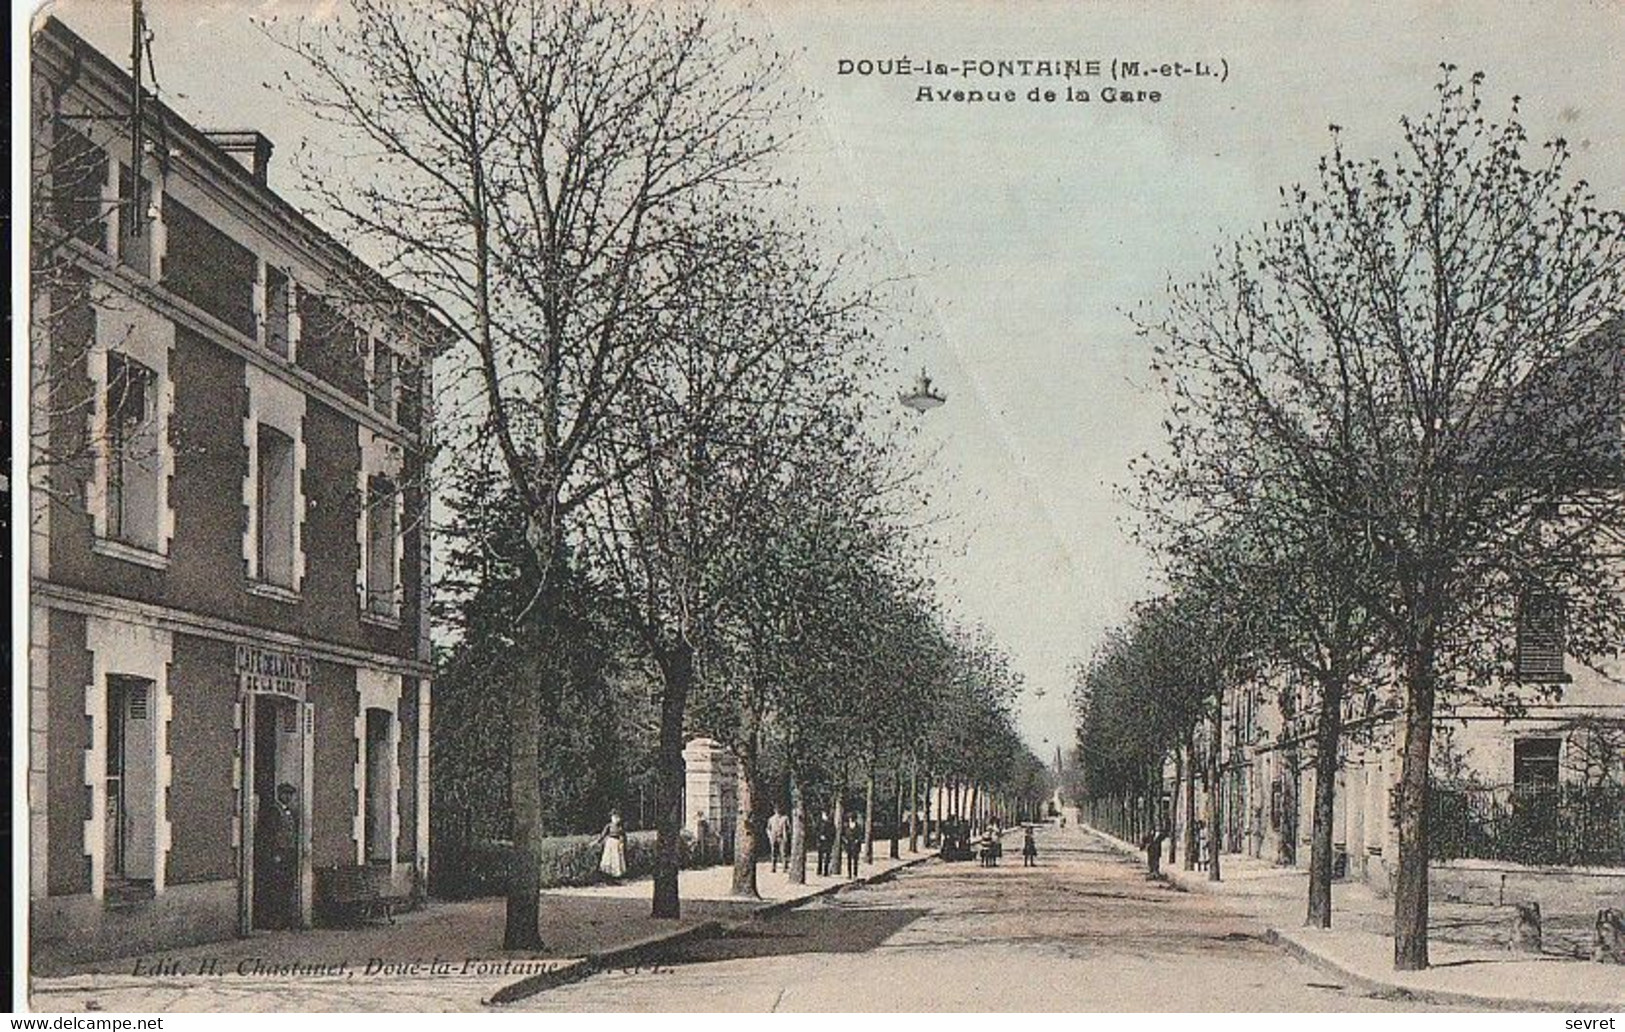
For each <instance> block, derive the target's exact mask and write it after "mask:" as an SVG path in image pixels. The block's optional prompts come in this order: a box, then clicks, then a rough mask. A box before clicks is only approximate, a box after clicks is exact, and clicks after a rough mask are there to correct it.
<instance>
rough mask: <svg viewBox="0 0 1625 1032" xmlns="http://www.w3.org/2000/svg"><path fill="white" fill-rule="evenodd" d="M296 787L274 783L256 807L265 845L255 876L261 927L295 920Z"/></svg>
mask: <svg viewBox="0 0 1625 1032" xmlns="http://www.w3.org/2000/svg"><path fill="white" fill-rule="evenodd" d="M296 798H298V792H297V790H296V789H295V788H294V787H293V786H292V785H290V784H288V783H287V782H283V783H282V784H280V785H278V786H277V787H276V795H275V797H274V798H270V797H267V800H266V805H265V806H263V807H261V808H260V827H259V834H261V835H263V836H264V838H263V839H262V841H263V842H264V843H265V846H266V849H265V851H264V853H262V854H261V855H262V856H264V858H265V859H264V862H263V864H262V866H261V869H260V871H259V876H260V877H261V878H263V879H264V891H263V892H262V893H257V894H256V895H258V896H259V898H260V900H261V906H262V907H263V908H264V909H263V911H262V913H261V920H259V921H257V922H255V923H256V924H257V925H259V926H260V927H262V928H292V927H293V926H294V925H295V924H296V923H297V922H296V920H295V914H296V913H297V909H296V906H295V903H296V901H295V898H294V896H295V886H296V884H297V882H298V871H299V812H298V811H297V810H296V809H295V808H294V800H295V799H296Z"/></svg>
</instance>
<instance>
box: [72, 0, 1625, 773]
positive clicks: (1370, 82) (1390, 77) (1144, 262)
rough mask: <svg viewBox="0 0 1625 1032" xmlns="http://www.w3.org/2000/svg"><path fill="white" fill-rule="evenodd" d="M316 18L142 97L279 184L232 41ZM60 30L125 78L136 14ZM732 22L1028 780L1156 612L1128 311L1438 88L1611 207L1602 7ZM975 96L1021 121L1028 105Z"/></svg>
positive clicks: (213, 54)
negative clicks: (791, 73)
mask: <svg viewBox="0 0 1625 1032" xmlns="http://www.w3.org/2000/svg"><path fill="white" fill-rule="evenodd" d="M330 7H331V3H330V2H322V3H317V4H311V3H301V2H288V0H263V2H259V0H148V8H149V18H150V21H151V25H152V28H153V30H154V32H155V34H156V39H155V43H154V48H155V55H156V59H157V70H158V79H159V83H160V85H161V86H162V87H163V89H164V91H165V94H166V97H167V98H168V99H169V100H170V101H171V103H172V104H173V105H174V106H175V107H176V108H177V109H178V110H179V111H181V112H182V113H183V114H185V115H187V116H188V117H189V118H192V119H193V120H195V121H197V122H199V123H201V124H203V125H208V126H231V127H254V128H259V129H261V130H262V131H264V132H265V133H266V134H267V135H269V136H270V137H271V138H272V139H273V140H274V141H275V142H276V143H277V144H278V146H279V149H280V150H279V155H278V158H279V159H280V158H282V157H283V154H285V153H286V152H288V151H291V150H292V149H293V148H294V147H295V146H296V145H297V142H298V140H299V138H300V137H302V136H306V135H308V134H310V133H312V132H313V131H314V127H313V126H312V124H311V123H310V121H309V120H308V119H305V118H303V117H302V116H300V114H299V113H298V112H296V111H292V110H290V109H289V108H288V106H287V105H286V103H285V102H284V101H283V99H282V98H281V96H280V95H279V94H277V93H276V92H275V91H274V90H272V89H269V88H266V87H264V86H263V85H262V84H264V83H272V82H275V81H276V80H278V79H280V77H281V73H282V70H283V64H282V60H283V58H282V55H281V54H280V52H278V51H275V50H273V49H272V48H269V47H267V46H266V45H265V44H264V43H263V41H262V39H261V38H260V36H259V35H258V33H257V32H256V30H254V29H253V28H251V27H250V26H249V25H248V22H247V17H246V16H247V15H248V14H249V13H262V12H271V13H275V14H277V15H279V16H280V17H289V18H291V17H296V16H298V15H299V14H300V13H301V12H307V11H310V10H312V9H316V10H321V9H323V8H330ZM51 9H52V10H55V11H56V12H57V13H59V14H60V16H61V17H62V18H63V20H64V21H65V22H67V23H68V24H69V25H70V26H71V27H73V28H74V29H76V30H77V31H79V32H80V33H82V34H84V35H86V36H87V37H88V38H90V40H91V41H92V42H93V43H95V44H97V45H98V46H100V47H102V48H103V49H105V50H106V51H107V52H108V53H110V54H112V55H114V56H115V57H118V56H120V55H123V54H126V53H127V51H128V47H129V36H128V31H129V30H128V4H127V2H125V0H62V2H60V3H58V4H56V5H54V6H53V7H52V8H51ZM745 11H746V14H747V17H749V18H751V19H760V20H761V21H762V22H763V23H765V25H766V27H767V28H769V29H770V30H771V31H772V33H773V34H774V36H775V38H776V39H777V41H778V44H779V45H780V47H781V48H783V49H785V50H786V51H788V52H790V53H792V54H793V55H794V59H795V62H794V63H795V68H796V73H797V75H798V76H799V77H800V78H801V81H802V82H803V83H804V84H805V85H806V86H808V87H809V88H810V89H811V90H813V91H814V92H815V94H816V99H815V100H814V101H813V104H814V112H815V114H816V116H817V118H816V119H815V122H816V125H815V128H814V129H813V130H812V131H811V132H809V133H808V134H807V135H806V136H805V137H804V138H803V140H802V141H801V143H800V150H799V153H798V155H797V157H796V166H797V171H798V173H799V174H800V176H801V178H802V181H803V182H804V184H805V186H806V188H807V191H808V195H809V197H810V199H811V201H812V203H813V204H814V205H815V206H818V207H821V208H825V209H827V210H833V209H834V208H836V207H837V206H838V207H840V208H841V216H840V218H841V220H843V221H844V222H845V223H846V224H848V225H850V226H853V227H856V228H857V229H858V230H861V231H862V232H864V233H865V234H867V235H870V236H871V237H872V238H873V239H875V240H878V241H880V243H881V246H882V250H883V253H884V254H885V256H886V259H887V261H888V262H890V263H892V264H894V265H895V266H896V267H897V269H899V270H902V271H906V272H908V273H910V274H911V275H912V276H914V277H915V280H916V284H917V291H916V293H917V297H918V303H919V307H920V309H921V313H922V316H921V318H920V319H919V320H917V321H916V322H914V323H913V324H911V326H910V327H909V328H908V329H907V330H906V331H904V332H903V333H900V334H899V335H898V337H897V340H899V341H901V340H902V339H903V337H905V336H906V337H908V338H910V339H909V343H910V345H911V354H910V357H909V359H908V363H907V364H908V365H909V367H910V368H913V367H914V366H917V365H919V364H920V363H921V362H922V361H923V362H924V364H926V365H927V366H929V368H930V370H931V372H932V375H933V376H934V377H935V378H936V379H937V381H938V382H939V384H940V385H941V386H942V387H943V389H944V390H945V391H946V392H947V393H948V395H949V397H950V402H949V404H948V405H947V406H945V407H944V408H942V409H940V410H938V411H936V412H933V413H931V414H929V415H927V416H925V417H922V418H921V424H922V427H921V428H922V438H923V441H924V443H925V444H926V446H927V447H928V448H936V449H938V450H937V455H938V459H937V461H938V464H939V467H940V470H941V472H940V476H941V479H942V481H943V487H942V489H941V491H940V502H939V505H940V507H941V508H942V509H943V511H945V512H947V513H950V514H952V515H951V517H950V519H949V522H948V523H947V524H946V525H945V526H944V528H943V529H944V532H945V536H946V538H947V539H948V542H949V543H948V545H947V546H946V547H945V548H943V549H942V550H941V552H940V554H939V555H938V556H937V562H938V563H939V564H940V575H941V581H942V584H943V587H944V590H945V592H946V593H947V594H948V595H949V596H951V597H952V598H953V600H954V601H953V603H952V604H953V608H954V609H955V610H956V611H957V612H958V613H960V614H962V615H963V616H964V617H965V618H967V619H973V620H977V621H980V622H982V623H985V624H986V625H987V626H988V627H989V628H990V629H991V630H992V631H993V632H994V634H995V635H996V636H997V637H998V638H999V640H1000V641H1002V642H1003V643H1004V644H1005V645H1006V647H1007V648H1008V649H1009V650H1010V652H1011V654H1012V655H1013V657H1014V658H1015V661H1016V664H1017V666H1018V668H1019V669H1020V670H1021V671H1022V672H1023V674H1024V675H1025V677H1026V680H1027V683H1028V687H1029V692H1028V696H1027V697H1026V698H1025V699H1024V700H1023V702H1022V728H1023V730H1024V732H1025V733H1026V735H1027V737H1028V739H1029V741H1030V742H1031V743H1032V744H1033V746H1034V747H1035V748H1036V749H1037V750H1038V751H1039V753H1040V754H1041V755H1043V756H1045V757H1048V756H1050V755H1052V753H1053V748H1054V746H1055V745H1056V744H1069V743H1070V741H1071V735H1072V732H1071V718H1070V714H1069V712H1068V703H1067V668H1068V666H1069V664H1070V663H1071V662H1072V661H1073V660H1075V659H1077V658H1079V657H1081V656H1084V655H1086V654H1087V653H1088V651H1089V650H1090V648H1092V646H1093V645H1094V644H1095V642H1096V641H1098V640H1099V638H1100V635H1101V634H1102V632H1103V631H1104V630H1105V629H1106V628H1107V627H1108V626H1110V625H1111V624H1112V623H1113V622H1115V621H1117V620H1119V619H1120V618H1121V617H1122V615H1123V613H1124V611H1125V609H1126V607H1127V606H1128V604H1129V603H1130V602H1132V601H1133V600H1134V599H1135V598H1137V597H1139V596H1141V595H1142V594H1143V593H1144V592H1145V591H1146V590H1148V569H1147V563H1146V562H1145V560H1144V557H1143V556H1141V555H1139V554H1138V553H1137V552H1136V551H1135V550H1134V548H1133V547H1132V546H1131V545H1130V544H1129V543H1128V542H1127V540H1126V536H1125V535H1124V533H1123V532H1122V529H1121V527H1120V525H1119V517H1120V512H1121V506H1120V504H1119V502H1118V500H1117V498H1116V496H1115V495H1114V492H1113V489H1112V485H1113V484H1115V483H1117V482H1119V481H1121V479H1122V478H1123V475H1124V470H1125V467H1126V463H1127V462H1128V460H1129V458H1130V457H1131V456H1133V455H1135V454H1137V453H1138V452H1139V451H1141V450H1143V449H1144V448H1146V447H1148V446H1150V445H1152V444H1153V443H1154V441H1155V439H1156V432H1157V423H1158V419H1159V413H1158V410H1157V401H1156V398H1155V397H1153V396H1150V395H1144V394H1141V393H1140V392H1139V391H1138V390H1137V389H1136V387H1135V384H1136V383H1137V382H1138V381H1139V379H1140V375H1141V372H1142V371H1143V369H1144V367H1145V359H1146V355H1145V351H1144V345H1143V343H1142V342H1140V341H1138V340H1137V339H1135V337H1134V336H1133V334H1132V332H1131V331H1130V328H1129V326H1128V323H1127V320H1126V319H1125V318H1124V317H1123V315H1122V310H1123V309H1124V308H1126V307H1130V306H1133V305H1134V304H1136V303H1138V302H1140V301H1142V300H1155V298H1156V297H1157V296H1158V295H1159V292H1160V291H1161V289H1162V286H1163V284H1164V283H1165V282H1166V279H1167V277H1168V276H1170V275H1173V276H1176V277H1183V276H1188V275H1191V274H1193V273H1195V272H1196V271H1197V270H1199V269H1200V267H1201V265H1202V263H1203V262H1204V261H1205V260H1206V258H1207V256H1208V255H1209V254H1210V253H1211V249H1212V248H1213V246H1214V245H1215V244H1217V243H1219V242H1220V241H1221V240H1222V239H1224V238H1225V236H1226V235H1229V234H1234V233H1238V232H1242V231H1245V230H1247V229H1250V228H1251V227H1253V226H1255V225H1257V224H1258V223H1259V222H1260V221H1261V220H1263V219H1265V218H1267V217H1268V216H1269V215H1270V214H1271V212H1272V211H1273V209H1274V204H1275V198H1276V187H1277V186H1278V185H1281V184H1284V183H1290V182H1292V181H1294V180H1301V179H1305V178H1308V177H1309V176H1310V175H1312V172H1313V164H1314V161H1315V159H1316V157H1317V156H1318V155H1319V154H1321V153H1322V152H1323V151H1324V150H1325V149H1326V144H1327V133H1326V126H1327V124H1328V123H1332V122H1335V123H1337V124H1339V125H1342V126H1344V127H1346V129H1347V130H1348V132H1347V136H1346V142H1347V143H1348V145H1349V147H1350V149H1351V150H1353V151H1355V152H1357V153H1367V152H1371V151H1373V150H1391V149H1392V148H1393V146H1394V144H1395V142H1396V141H1397V119H1398V116H1399V115H1400V114H1401V113H1403V112H1407V111H1410V112H1419V111H1421V110H1423V109H1424V108H1425V107H1426V106H1427V105H1428V104H1429V102H1430V100H1431V99H1432V91H1431V86H1432V84H1433V82H1434V81H1435V78H1436V69H1437V66H1438V64H1439V62H1440V61H1442V60H1449V61H1452V62H1454V63H1456V64H1457V65H1459V66H1460V67H1461V68H1462V69H1463V70H1464V71H1470V70H1472V69H1483V70H1484V71H1485V72H1486V73H1488V76H1489V78H1488V82H1487V83H1486V97H1487V99H1488V101H1489V104H1490V108H1491V110H1493V111H1495V112H1497V113H1499V112H1502V111H1504V110H1505V106H1506V102H1507V100H1508V98H1509V97H1510V96H1511V95H1512V94H1514V93H1517V94H1521V95H1522V96H1523V97H1524V98H1525V106H1524V118H1525V123H1526V124H1527V125H1528V126H1529V127H1530V129H1531V131H1532V134H1533V135H1534V136H1536V137H1537V138H1539V139H1545V138H1547V137H1549V136H1552V135H1557V134H1561V135H1564V136H1567V137H1568V138H1569V139H1570V140H1571V141H1572V142H1574V143H1575V145H1576V159H1575V162H1574V169H1575V171H1576V173H1577V174H1579V175H1582V176H1585V177H1586V178H1588V179H1589V180H1591V182H1592V183H1593V184H1594V185H1595V186H1596V187H1597V190H1598V192H1599V194H1600V196H1601V198H1602V200H1603V202H1604V203H1605V204H1606V205H1607V206H1610V207H1621V206H1625V160H1622V159H1625V153H1622V150H1625V147H1622V141H1625V104H1622V103H1621V86H1622V85H1625V74H1622V70H1621V69H1622V67H1625V64H1622V59H1625V6H1622V5H1621V4H1620V3H1617V2H1603V0H1597V2H1571V3H1563V4H1553V3H1497V2H1487V0H1477V2H1458V3H1442V2H1414V0H1413V2H1407V3H1388V4H1380V3H1378V4H1373V3H1364V2H1362V3H1286V2H1279V3H1263V2H1250V3H1219V2H1217V0H1215V2H1210V3H1200V4H1198V3H1151V4H1147V3H1132V4H1131V3H1127V2H1124V3H1115V2H1114V3H1105V2H1096V3H1076V4H1062V3H1057V2H1043V3H1039V2H1031V3H1024V4H1007V3H1006V4H992V3H981V2H978V3H971V2H963V0H962V2H931V3H925V2H920V0H865V2H863V3H856V2H850V3H832V2H824V0H757V2H756V3H754V4H751V5H749V6H748V7H746V8H745ZM898 56H908V57H910V58H911V59H912V60H914V61H916V62H918V61H920V60H923V59H927V58H929V59H932V60H943V61H948V62H954V63H957V62H959V61H960V60H963V59H965V58H978V59H979V58H991V59H1000V58H1007V59H1019V58H1030V59H1035V60H1037V59H1045V58H1053V59H1057V60H1059V59H1065V58H1076V59H1079V60H1083V59H1088V58H1100V59H1102V60H1106V61H1109V60H1110V59H1112V58H1114V57H1122V58H1128V59H1138V60H1142V61H1147V62H1149V61H1153V60H1155V61H1164V60H1166V61H1176V60H1178V61H1184V62H1187V63H1189V62H1192V61H1195V60H1206V61H1213V62H1217V61H1219V60H1220V59H1224V60H1226V61H1227V62H1228V64H1229V68H1230V78H1229V81H1228V82H1226V83H1224V84H1222V85H1219V84H1215V83H1211V82H1202V81H1193V80H1189V79H1181V80H1177V81H1174V82H1172V83H1169V84H1167V85H1165V86H1164V87H1163V91H1164V93H1165V99H1164V101H1163V103H1161V104H1159V105H1154V106H1152V105H1134V106H1107V105H1103V104H1101V103H1099V102H1098V101H1097V102H1095V103H1091V104H1086V105H1065V104H1055V105H1033V104H1028V103H1026V102H1025V100H1023V101H1022V102H1021V103H1018V104H1015V105H999V106H992V107H989V106H980V105H978V106H967V105H951V104H950V105H927V104H921V103H917V102H916V101H915V99H914V95H915V91H916V89H918V88H919V87H920V86H922V85H932V86H942V85H950V84H949V83H946V82H944V80H942V79H936V78H932V79H925V78H911V79H906V80H903V79H896V78H892V79H886V78H880V77H872V78H860V77H856V76H839V75H837V74H836V71H837V62H838V60H839V59H841V58H843V57H849V58H854V59H856V58H864V57H867V58H883V59H890V58H894V57H898ZM982 84H983V85H996V86H998V87H999V88H1012V89H1016V90H1017V91H1018V94H1020V95H1021V96H1022V97H1023V98H1024V97H1025V94H1026V92H1027V90H1028V89H1030V88H1031V87H1032V86H1033V85H1035V84H1039V83H1038V82H1037V81H1036V80H1023V79H1016V80H1009V81H1007V82H1004V83H992V84H990V83H986V82H984V83H982ZM951 85H953V86H956V87H957V86H960V85H963V86H965V87H966V88H969V87H973V86H975V85H977V82H975V81H973V80H956V81H954V82H953V83H951ZM1041 85H1044V86H1045V87H1047V88H1055V89H1057V90H1064V89H1065V88H1066V85H1067V84H1066V83H1065V82H1064V81H1062V80H1052V81H1046V82H1044V83H1042V84H1041ZM1074 85H1080V84H1074ZM1081 85H1083V86H1085V87H1090V88H1098V87H1099V86H1101V85H1110V82H1109V80H1099V81H1094V82H1087V83H1082V84H1081ZM272 183H273V185H274V186H276V187H277V188H278V189H279V190H281V191H282V192H284V193H285V194H286V195H287V196H289V197H290V198H291V199H293V200H295V201H296V202H298V201H300V200H302V197H301V195H300V192H299V190H298V189H297V183H296V182H295V180H294V178H293V175H292V170H291V165H290V164H289V163H287V162H286V161H282V160H278V159H273V166H272ZM899 386H901V385H899Z"/></svg>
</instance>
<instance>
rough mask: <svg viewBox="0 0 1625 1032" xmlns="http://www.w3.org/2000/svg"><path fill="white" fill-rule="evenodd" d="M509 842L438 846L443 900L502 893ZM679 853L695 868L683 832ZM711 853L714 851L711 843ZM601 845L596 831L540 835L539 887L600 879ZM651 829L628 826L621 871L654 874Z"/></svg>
mask: <svg viewBox="0 0 1625 1032" xmlns="http://www.w3.org/2000/svg"><path fill="white" fill-rule="evenodd" d="M512 849H513V843H511V842H503V841H493V840H490V839H485V840H480V841H476V842H472V843H470V844H469V845H468V846H466V847H464V848H463V849H460V850H457V849H453V850H448V851H443V852H441V853H439V854H438V855H436V856H435V858H434V861H433V865H432V866H433V869H434V873H435V877H434V882H435V886H434V891H435V894H436V895H438V896H441V897H443V898H445V899H475V898H477V897H480V896H501V895H503V894H505V893H506V892H507V885H508V869H509V867H508V856H509V854H510V852H511V851H512ZM680 855H681V858H682V866H683V867H685V868H690V867H699V866H701V864H700V863H699V861H700V859H701V858H700V857H699V856H698V854H697V853H696V851H695V849H694V840H693V839H692V838H691V837H690V836H689V834H688V833H687V832H684V833H683V837H682V841H681V845H680ZM713 855H715V851H714V847H713ZM602 857H603V846H602V845H601V844H600V843H599V841H598V836H597V835H558V836H554V837H550V838H544V839H543V840H542V855H541V886H542V888H544V889H556V888H560V887H562V886H567V885H592V884H594V883H596V882H600V881H604V880H606V879H605V878H604V876H603V875H601V874H599V873H598V862H599V860H600V859H601V858H602ZM654 867H655V833H654V832H652V831H634V832H630V833H628V834H627V836H626V876H627V877H628V878H637V877H640V876H643V875H650V874H653V873H654Z"/></svg>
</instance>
